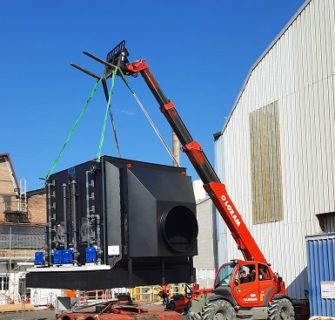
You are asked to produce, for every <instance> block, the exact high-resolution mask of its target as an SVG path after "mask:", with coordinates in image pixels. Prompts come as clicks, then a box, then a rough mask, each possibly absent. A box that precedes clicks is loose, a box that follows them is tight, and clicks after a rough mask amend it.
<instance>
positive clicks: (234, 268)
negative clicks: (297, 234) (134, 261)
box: [107, 42, 294, 320]
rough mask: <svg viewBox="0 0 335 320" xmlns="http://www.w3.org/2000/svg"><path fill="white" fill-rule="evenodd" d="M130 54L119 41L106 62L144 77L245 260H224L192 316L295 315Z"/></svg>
mask: <svg viewBox="0 0 335 320" xmlns="http://www.w3.org/2000/svg"><path fill="white" fill-rule="evenodd" d="M120 56H121V59H119V57H120ZM127 57H128V51H127V49H126V48H125V46H124V42H121V44H120V45H119V49H117V50H115V51H114V55H113V54H111V55H110V56H109V57H108V61H107V62H108V63H111V64H114V63H115V61H116V59H119V60H118V61H119V66H120V67H121V70H123V73H124V74H125V75H136V74H140V75H141V76H142V77H143V79H144V81H145V82H146V84H147V85H148V87H149V89H150V91H151V92H152V94H153V95H154V97H155V99H156V100H157V102H158V104H159V106H160V109H161V111H162V113H163V114H164V116H165V117H166V119H167V121H168V122H169V124H170V126H171V127H172V129H173V131H174V132H175V133H176V135H177V137H178V139H179V141H180V143H181V144H182V150H183V151H184V152H185V153H186V155H187V156H188V158H189V159H190V161H191V163H192V165H193V166H194V168H195V170H196V171H197V173H198V175H199V177H200V178H201V180H202V182H203V183H204V188H205V190H206V191H207V193H208V195H209V196H210V198H211V199H212V201H213V203H214V205H215V206H216V208H217V210H218V211H219V212H220V214H221V216H222V218H223V220H224V221H225V223H226V225H227V226H228V228H229V230H230V231H231V234H232V236H233V238H234V240H235V241H236V243H237V246H238V249H239V250H241V252H242V254H243V257H244V259H245V260H233V261H231V262H228V263H225V264H223V265H222V266H221V267H220V268H219V270H218V271H217V273H216V278H215V282H214V289H213V294H204V295H203V298H202V299H199V297H198V298H197V299H193V301H192V300H191V306H190V310H189V315H190V316H192V317H193V318H199V319H201V318H203V319H206V320H211V319H217V320H220V319H226V320H232V319H236V318H243V319H270V320H279V319H287V320H291V319H294V308H293V304H292V302H291V300H290V298H289V297H288V296H287V295H286V289H285V284H284V281H283V280H282V278H281V277H280V276H279V275H278V273H275V272H273V271H272V269H271V267H270V264H269V263H268V261H267V260H266V259H265V257H264V255H263V253H262V251H261V250H260V248H259V247H258V245H257V243H256V241H255V239H254V238H253V236H252V235H251V233H250V231H249V230H248V228H247V226H246V224H245V223H244V222H243V220H242V217H241V215H240V214H239V212H238V211H237V209H236V207H235V205H234V204H233V202H232V201H231V199H230V197H229V195H228V194H227V191H226V188H225V185H224V184H223V183H222V182H221V181H220V179H219V177H218V176H217V174H216V173H215V171H214V169H213V167H212V166H211V164H210V162H209V161H208V159H207V157H206V155H205V153H204V151H203V150H202V148H201V146H200V145H199V143H198V142H196V141H195V140H193V138H192V136H191V134H190V133H189V131H188V129H187V128H186V126H185V124H184V123H183V121H182V119H181V118H180V116H179V114H178V112H177V110H176V108H175V106H174V104H173V102H172V101H171V100H169V99H168V98H167V97H166V96H165V94H164V93H163V91H162V89H161V88H160V86H159V85H158V83H157V81H156V80H155V78H154V76H153V75H152V73H151V72H150V69H149V67H148V64H147V63H146V61H145V60H144V59H140V60H137V61H135V62H131V63H129V62H128V58H127ZM111 68H112V66H111Z"/></svg>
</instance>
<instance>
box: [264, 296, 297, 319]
mask: <svg viewBox="0 0 335 320" xmlns="http://www.w3.org/2000/svg"><path fill="white" fill-rule="evenodd" d="M269 320H294V308H293V305H292V302H291V301H290V300H288V299H286V298H282V299H278V300H274V301H272V302H270V305H269Z"/></svg>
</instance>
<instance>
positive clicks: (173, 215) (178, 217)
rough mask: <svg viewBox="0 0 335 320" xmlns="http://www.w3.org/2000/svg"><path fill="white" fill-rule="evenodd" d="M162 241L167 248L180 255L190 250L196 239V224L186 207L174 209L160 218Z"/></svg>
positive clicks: (193, 216) (193, 215)
mask: <svg viewBox="0 0 335 320" xmlns="http://www.w3.org/2000/svg"><path fill="white" fill-rule="evenodd" d="M162 229H163V235H164V239H165V241H166V242H167V244H168V245H169V247H170V248H171V249H172V250H173V251H175V252H180V253H183V252H184V253H186V252H188V251H189V250H191V249H192V248H193V247H194V245H195V243H196V239H197V235H198V223H197V219H196V217H195V214H194V213H193V212H192V211H191V210H190V209H189V208H186V207H183V206H178V207H174V208H173V209H171V210H170V211H168V212H165V213H164V214H163V216H162Z"/></svg>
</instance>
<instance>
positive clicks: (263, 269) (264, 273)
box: [258, 264, 271, 281]
mask: <svg viewBox="0 0 335 320" xmlns="http://www.w3.org/2000/svg"><path fill="white" fill-rule="evenodd" d="M258 279H259V280H260V281H264V280H271V274H270V270H269V268H268V266H266V265H265V264H259V265H258Z"/></svg>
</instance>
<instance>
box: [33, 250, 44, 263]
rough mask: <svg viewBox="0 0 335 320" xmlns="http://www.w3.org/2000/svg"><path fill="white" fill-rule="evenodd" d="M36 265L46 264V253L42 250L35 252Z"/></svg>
mask: <svg viewBox="0 0 335 320" xmlns="http://www.w3.org/2000/svg"><path fill="white" fill-rule="evenodd" d="M34 265H35V266H43V265H44V253H43V252H41V251H36V252H35V260H34Z"/></svg>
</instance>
